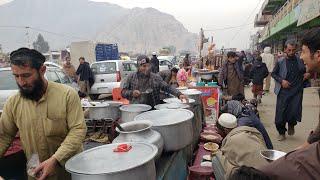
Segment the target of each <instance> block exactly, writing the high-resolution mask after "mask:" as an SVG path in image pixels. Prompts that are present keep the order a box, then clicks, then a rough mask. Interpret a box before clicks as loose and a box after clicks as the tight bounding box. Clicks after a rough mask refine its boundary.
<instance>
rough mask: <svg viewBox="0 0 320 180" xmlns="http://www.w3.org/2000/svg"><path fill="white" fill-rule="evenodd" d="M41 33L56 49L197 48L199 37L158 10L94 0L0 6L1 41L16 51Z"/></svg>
mask: <svg viewBox="0 0 320 180" xmlns="http://www.w3.org/2000/svg"><path fill="white" fill-rule="evenodd" d="M39 33H41V34H42V35H43V37H44V39H45V40H46V41H48V42H49V45H50V48H51V49H61V48H64V47H66V46H67V45H68V44H70V43H71V42H74V41H83V40H93V41H97V42H107V43H118V45H119V48H120V50H121V51H133V52H137V53H144V52H151V51H156V50H158V49H159V48H161V47H163V46H169V45H173V46H175V47H176V49H177V50H178V51H179V50H191V51H195V50H196V42H197V35H196V34H194V33H190V32H188V30H187V29H186V28H184V26H183V25H182V24H181V23H180V22H179V21H177V20H176V19H175V18H174V17H173V16H172V15H169V14H166V13H162V12H160V11H158V10H156V9H153V8H145V9H143V8H133V9H126V8H122V7H120V6H118V5H114V4H110V3H104V2H103V3H102V2H92V1H88V0H14V1H12V2H10V3H7V4H4V5H2V6H0V44H2V47H3V49H5V50H7V51H10V50H13V49H15V48H18V47H21V46H27V45H28V44H32V42H33V41H34V40H35V39H36V37H37V35H38V34H39Z"/></svg>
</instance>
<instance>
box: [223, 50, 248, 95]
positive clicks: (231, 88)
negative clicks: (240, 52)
mask: <svg viewBox="0 0 320 180" xmlns="http://www.w3.org/2000/svg"><path fill="white" fill-rule="evenodd" d="M227 58H228V60H227V61H226V62H225V63H224V64H223V66H222V67H221V68H220V69H219V78H218V83H219V85H221V86H222V87H223V88H224V89H226V91H227V92H226V94H225V95H229V96H233V95H237V94H239V93H241V94H243V95H244V87H243V69H242V66H240V64H239V63H237V55H236V53H235V52H228V54H227Z"/></svg>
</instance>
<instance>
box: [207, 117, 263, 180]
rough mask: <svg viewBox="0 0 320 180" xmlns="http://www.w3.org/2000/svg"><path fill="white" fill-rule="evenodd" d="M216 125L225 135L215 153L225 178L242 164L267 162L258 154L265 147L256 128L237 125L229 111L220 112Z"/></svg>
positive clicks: (249, 164) (256, 164) (259, 164)
mask: <svg viewBox="0 0 320 180" xmlns="http://www.w3.org/2000/svg"><path fill="white" fill-rule="evenodd" d="M217 127H218V129H219V130H220V131H221V132H222V133H223V134H224V135H226V136H225V138H224V140H223V141H222V144H221V149H220V151H219V152H218V154H217V159H219V161H220V163H221V165H222V167H223V169H224V171H225V177H226V179H227V178H228V177H229V176H230V174H232V173H233V172H234V171H235V170H236V169H237V168H239V167H240V166H242V165H245V166H250V167H257V166H261V165H265V164H267V163H268V162H267V161H266V160H265V159H263V158H262V157H261V156H260V150H265V149H267V147H266V144H265V142H264V139H263V136H262V135H261V133H260V132H259V131H258V130H257V129H256V128H252V127H248V126H240V127H237V118H236V117H235V116H234V115H232V114H229V113H223V114H221V116H220V117H219V119H218V122H217ZM213 164H214V166H215V165H216V164H215V163H213ZM213 168H214V169H215V167H213ZM216 169H217V168H216Z"/></svg>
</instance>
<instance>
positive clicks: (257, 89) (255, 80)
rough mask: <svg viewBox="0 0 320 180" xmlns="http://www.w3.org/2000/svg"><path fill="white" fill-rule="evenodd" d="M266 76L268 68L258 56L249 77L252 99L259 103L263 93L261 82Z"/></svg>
mask: <svg viewBox="0 0 320 180" xmlns="http://www.w3.org/2000/svg"><path fill="white" fill-rule="evenodd" d="M267 76H268V68H267V66H266V64H265V63H263V62H262V58H261V56H259V57H258V58H257V59H256V61H255V63H254V65H253V68H252V70H251V73H250V77H251V79H252V84H253V86H252V93H253V97H254V98H255V99H257V100H258V103H261V98H262V93H263V80H264V78H266V77H267Z"/></svg>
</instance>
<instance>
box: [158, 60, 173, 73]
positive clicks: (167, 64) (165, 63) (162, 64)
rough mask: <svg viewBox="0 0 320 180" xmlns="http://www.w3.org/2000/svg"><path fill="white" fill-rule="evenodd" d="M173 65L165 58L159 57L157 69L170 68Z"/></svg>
mask: <svg viewBox="0 0 320 180" xmlns="http://www.w3.org/2000/svg"><path fill="white" fill-rule="evenodd" d="M173 67H174V65H173V63H172V62H170V61H169V60H166V59H159V71H164V70H170V69H171V68H173Z"/></svg>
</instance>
